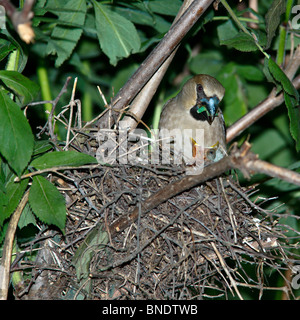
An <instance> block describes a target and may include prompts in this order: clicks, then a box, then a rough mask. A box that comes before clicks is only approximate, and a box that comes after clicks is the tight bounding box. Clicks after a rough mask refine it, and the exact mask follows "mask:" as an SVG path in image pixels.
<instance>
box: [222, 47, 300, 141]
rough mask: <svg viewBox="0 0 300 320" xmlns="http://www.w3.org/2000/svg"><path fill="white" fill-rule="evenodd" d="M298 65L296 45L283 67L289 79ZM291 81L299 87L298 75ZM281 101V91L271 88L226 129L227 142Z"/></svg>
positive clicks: (299, 61) (299, 51) (298, 52)
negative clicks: (278, 92) (259, 101)
mask: <svg viewBox="0 0 300 320" xmlns="http://www.w3.org/2000/svg"><path fill="white" fill-rule="evenodd" d="M299 66H300V46H298V48H297V49H296V51H295V54H294V55H293V57H292V59H291V60H290V62H289V64H288V65H287V67H286V69H285V74H286V75H287V77H288V78H289V79H290V80H291V79H293V77H294V75H295V74H296V72H297V70H298V68H299ZM292 83H293V85H294V87H295V88H296V89H297V90H298V89H300V76H298V77H296V78H295V79H294V81H293V82H292ZM283 102H284V96H283V93H281V94H279V95H277V96H275V90H272V92H271V93H270V94H269V96H268V98H266V99H265V100H264V101H262V102H261V103H260V104H258V105H257V106H256V107H255V108H254V109H252V110H251V111H249V112H248V113H247V114H246V115H244V116H243V117H242V118H240V119H239V120H238V121H236V122H235V123H234V124H233V125H231V126H230V127H229V128H228V129H227V136H226V141H227V143H228V142H230V141H232V140H233V139H234V138H236V137H237V136H238V135H240V134H241V133H242V132H243V131H244V130H246V129H247V128H249V127H250V126H251V125H252V124H253V123H255V122H256V121H257V120H258V119H260V118H262V117H263V116H264V115H265V114H267V113H268V112H270V111H271V110H273V109H275V108H276V107H278V106H280V105H281V104H282V103H283Z"/></svg>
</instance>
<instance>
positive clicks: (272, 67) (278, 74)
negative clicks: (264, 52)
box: [268, 58, 299, 101]
mask: <svg viewBox="0 0 300 320" xmlns="http://www.w3.org/2000/svg"><path fill="white" fill-rule="evenodd" d="M268 68H269V71H270V73H271V75H272V76H273V78H274V79H275V80H276V81H277V82H279V83H280V85H281V86H282V87H283V90H284V91H285V92H286V93H287V94H289V95H291V96H293V97H295V99H296V100H297V101H299V94H298V91H297V90H296V89H295V87H294V86H293V84H292V82H291V80H290V79H289V78H288V77H287V76H286V74H285V73H284V72H283V71H282V70H281V69H280V67H279V66H278V64H277V63H276V62H275V61H274V60H273V59H271V58H270V59H268Z"/></svg>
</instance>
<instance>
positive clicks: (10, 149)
mask: <svg viewBox="0 0 300 320" xmlns="http://www.w3.org/2000/svg"><path fill="white" fill-rule="evenodd" d="M0 119H1V121H0V153H1V154H2V155H3V156H4V158H5V159H6V160H7V162H8V164H9V165H10V167H11V168H12V169H13V170H14V171H15V172H16V174H17V175H20V174H21V173H22V172H23V170H24V169H25V168H26V167H27V164H28V162H29V160H30V158H31V155H32V151H33V141H34V138H33V134H32V132H31V128H30V126H29V124H28V121H27V119H26V118H25V117H24V115H23V113H22V111H21V110H20V108H19V107H18V105H17V104H16V103H14V102H13V101H12V100H11V99H10V98H9V97H8V96H7V94H6V93H5V92H4V91H3V90H0Z"/></svg>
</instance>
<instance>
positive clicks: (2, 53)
mask: <svg viewBox="0 0 300 320" xmlns="http://www.w3.org/2000/svg"><path fill="white" fill-rule="evenodd" d="M13 50H16V47H15V46H14V45H13V43H11V41H8V40H6V39H0V61H1V60H3V59H4V58H5V57H6V56H7V55H9V54H10V53H11V52H12V51H13Z"/></svg>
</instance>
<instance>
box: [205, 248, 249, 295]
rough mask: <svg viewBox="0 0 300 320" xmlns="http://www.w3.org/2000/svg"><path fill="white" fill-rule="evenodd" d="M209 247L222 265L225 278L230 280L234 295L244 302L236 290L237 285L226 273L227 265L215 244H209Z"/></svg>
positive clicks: (227, 272)
mask: <svg viewBox="0 0 300 320" xmlns="http://www.w3.org/2000/svg"><path fill="white" fill-rule="evenodd" d="M211 246H212V247H213V249H214V251H215V253H216V255H217V257H218V259H219V261H220V263H221V265H222V267H223V269H224V270H225V272H226V274H227V276H228V278H229V280H230V282H231V285H232V286H233V288H234V290H235V292H236V294H237V295H238V297H239V298H240V299H241V300H244V299H243V297H242V296H241V294H240V292H239V290H238V288H237V285H236V282H235V280H234V279H233V278H232V276H231V274H230V272H229V271H228V267H227V265H226V263H225V261H224V259H223V257H222V255H221V254H220V252H219V250H218V249H217V247H216V245H215V243H214V242H212V243H211Z"/></svg>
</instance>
